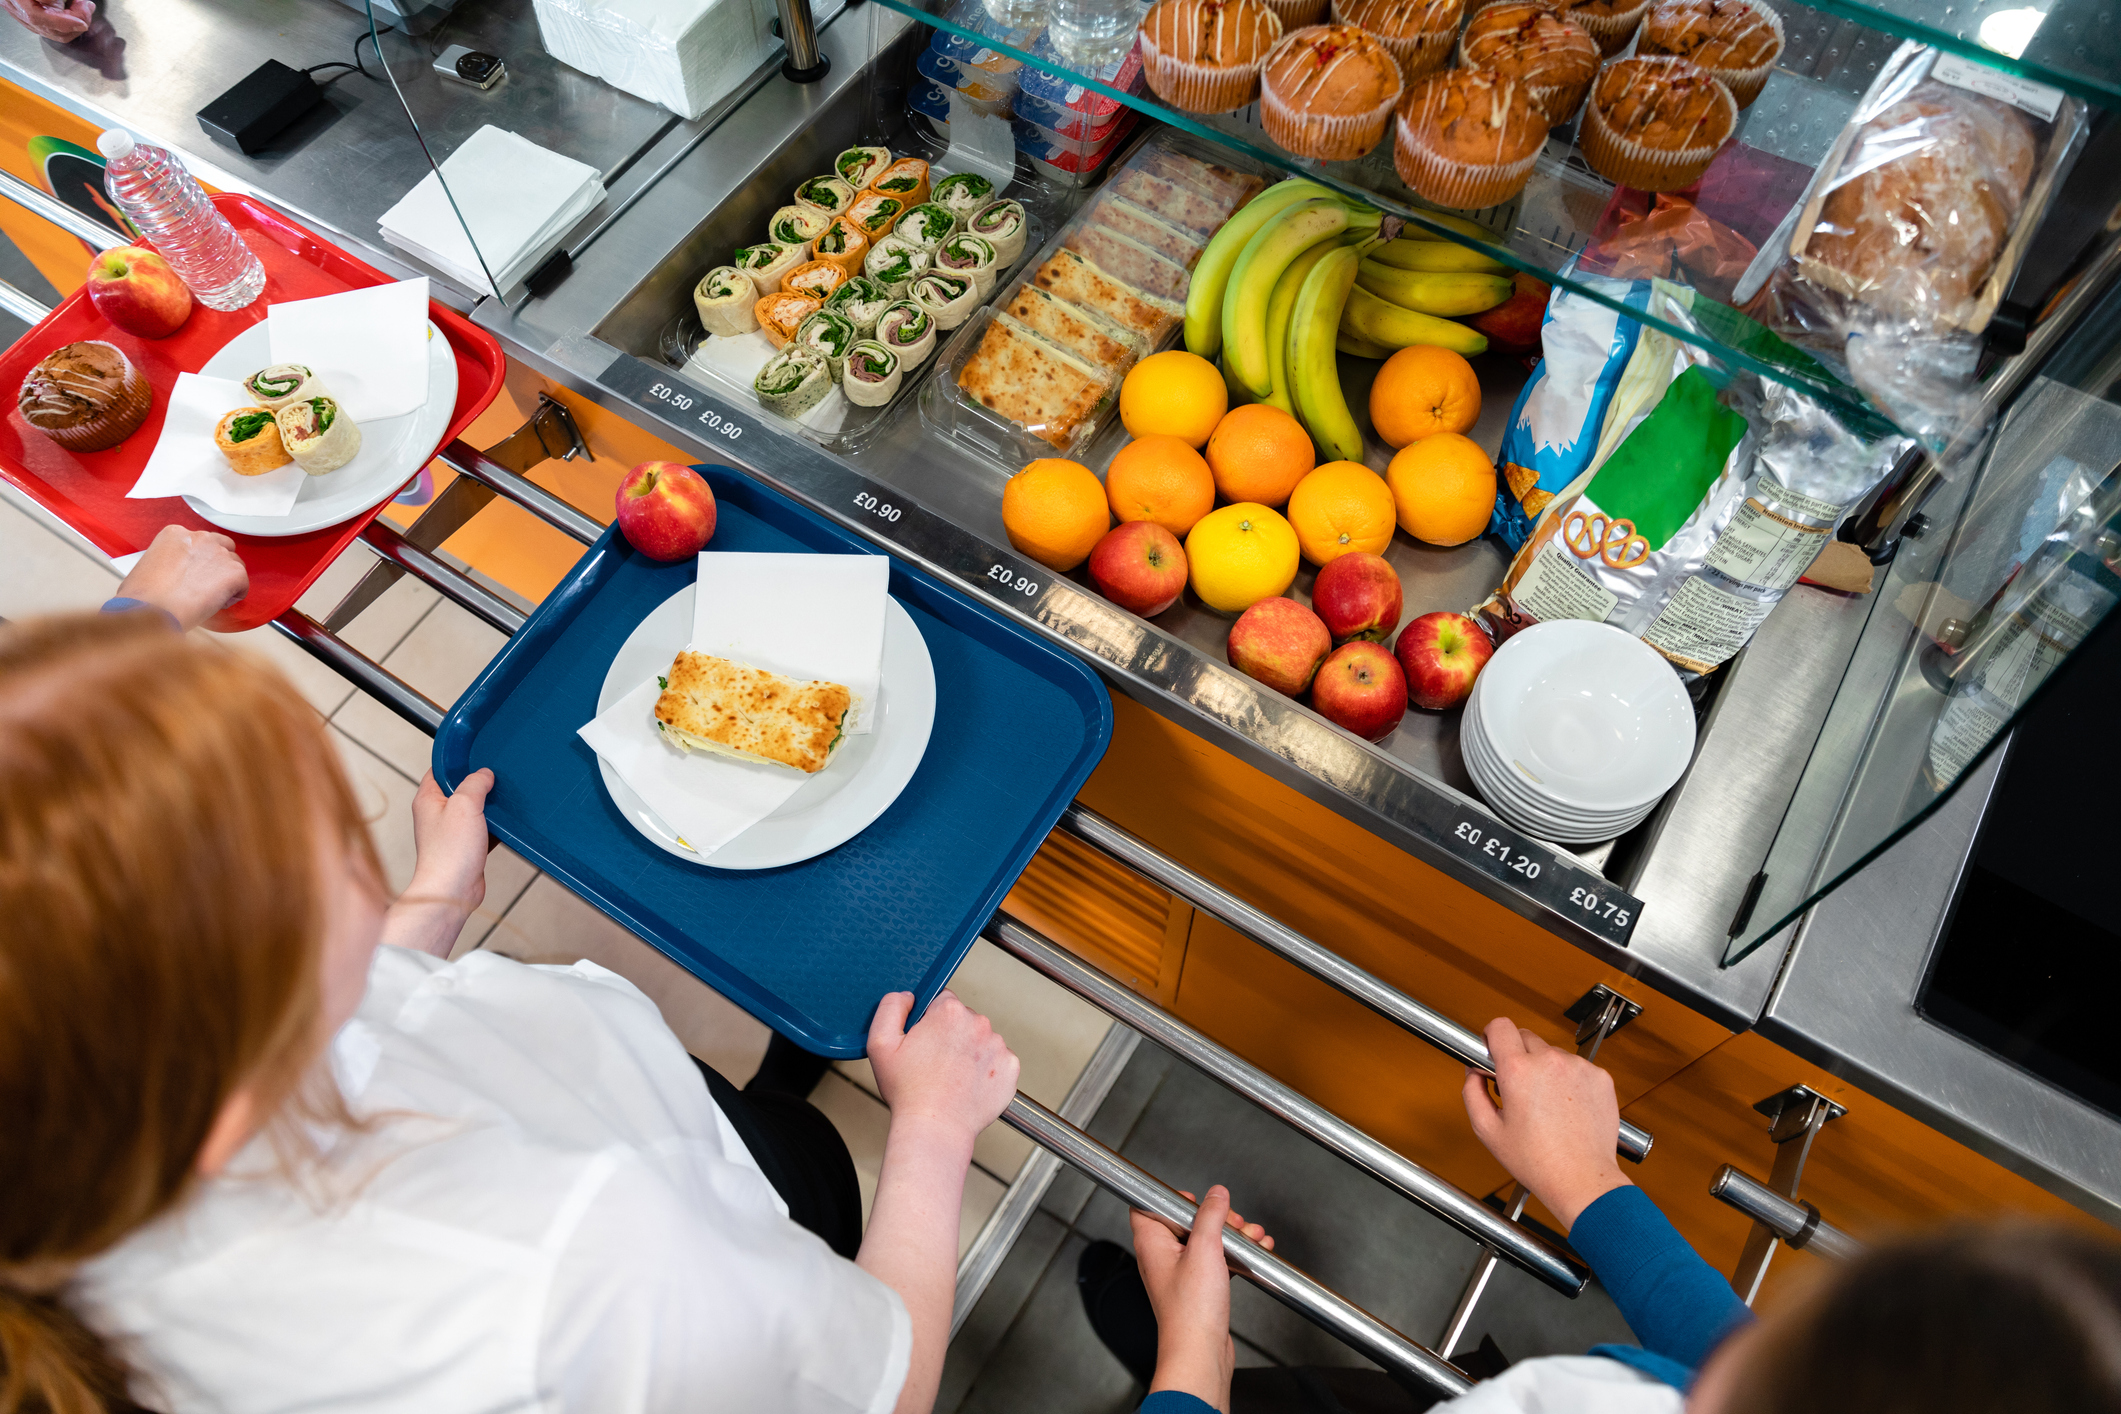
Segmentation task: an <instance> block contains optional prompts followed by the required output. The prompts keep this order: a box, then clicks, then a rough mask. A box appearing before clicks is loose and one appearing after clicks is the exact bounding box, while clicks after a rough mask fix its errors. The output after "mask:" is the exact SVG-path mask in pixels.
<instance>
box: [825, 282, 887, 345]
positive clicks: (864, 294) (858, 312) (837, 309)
mask: <svg viewBox="0 0 2121 1414" xmlns="http://www.w3.org/2000/svg"><path fill="white" fill-rule="evenodd" d="M890 303H891V295H890V292H889V291H887V290H886V289H885V288H884V287H883V286H882V285H880V284H878V283H877V282H876V281H874V280H872V279H870V278H869V277H868V276H867V275H856V276H855V277H854V278H853V279H851V280H849V281H848V282H847V283H846V284H844V285H842V286H840V287H839V288H838V289H836V290H834V291H833V292H832V297H831V298H830V299H828V300H826V301H825V308H827V309H829V310H831V311H832V312H833V313H835V314H843V315H845V316H846V317H847V320H848V322H849V323H851V324H853V325H854V332H855V333H856V334H857V335H858V336H859V337H861V338H864V339H872V338H875V337H876V321H877V320H878V319H879V318H881V317H882V316H883V313H884V309H885V306H887V305H889V304H890Z"/></svg>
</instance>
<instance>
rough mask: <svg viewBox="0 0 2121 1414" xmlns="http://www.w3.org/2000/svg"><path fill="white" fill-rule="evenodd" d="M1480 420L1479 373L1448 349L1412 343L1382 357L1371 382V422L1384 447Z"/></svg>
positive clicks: (1455, 429) (1464, 428)
mask: <svg viewBox="0 0 2121 1414" xmlns="http://www.w3.org/2000/svg"><path fill="white" fill-rule="evenodd" d="M1478 421H1480V378H1479V377H1478V375H1476V374H1475V373H1474V372H1473V365H1472V364H1470V363H1467V362H1466V361H1465V359H1464V358H1463V357H1461V356H1460V355H1458V354H1455V353H1452V352H1451V351H1450V350H1449V349H1439V348H1433V347H1431V346H1429V345H1427V344H1414V345H1411V346H1410V347H1407V348H1403V349H1401V350H1400V351H1399V352H1398V353H1396V354H1393V355H1392V356H1391V357H1390V358H1388V359H1386V360H1385V366H1384V367H1383V368H1380V369H1378V370H1377V377H1376V379H1375V380H1374V381H1372V382H1371V384H1370V425H1371V426H1372V427H1375V428H1376V429H1377V435H1378V436H1379V437H1380V438H1382V439H1383V440H1384V444H1385V445H1386V446H1388V447H1404V446H1406V445H1407V444H1408V443H1409V442H1419V441H1420V440H1421V439H1422V438H1424V437H1434V436H1435V435H1436V434H1437V433H1439V432H1466V431H1469V430H1471V428H1472V426H1473V424H1474V423H1476V422H1478Z"/></svg>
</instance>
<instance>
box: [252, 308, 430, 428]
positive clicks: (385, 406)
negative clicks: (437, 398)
mask: <svg viewBox="0 0 2121 1414" xmlns="http://www.w3.org/2000/svg"><path fill="white" fill-rule="evenodd" d="M265 330H266V333H267V335H268V336H269V337H270V338H271V340H272V361H273V362H274V363H299V364H302V365H303V366H304V367H306V368H310V369H313V370H315V372H316V374H317V376H318V377H319V378H321V379H323V380H324V386H325V387H327V388H329V389H331V395H332V396H333V397H335V398H337V399H338V400H339V402H340V404H341V405H342V406H343V407H345V409H346V411H347V412H348V413H349V414H351V415H352V417H353V419H354V420H355V421H356V422H380V421H382V420H383V419H384V418H386V417H398V416H401V415H402V414H405V413H408V412H411V411H413V410H414V409H415V408H419V407H423V406H425V405H426V403H427V277H426V276H425V275H422V276H420V277H419V278H418V279H416V280H399V281H396V282H395V283H393V284H388V285H370V286H368V287H367V288H365V289H359V290H346V291H344V292H343V293H340V294H336V295H320V296H318V297H317V298H316V299H298V300H284V301H282V302H280V303H279V304H275V305H271V306H269V307H268V308H267V309H266V311H265Z"/></svg>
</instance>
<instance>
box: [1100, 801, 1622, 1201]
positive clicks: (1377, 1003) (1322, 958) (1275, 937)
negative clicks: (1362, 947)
mask: <svg viewBox="0 0 2121 1414" xmlns="http://www.w3.org/2000/svg"><path fill="white" fill-rule="evenodd" d="M1060 827H1061V828H1062V829H1064V830H1066V831H1067V832H1068V833H1069V834H1071V835H1073V836H1075V837H1076V838H1077V839H1079V840H1081V841H1083V842H1084V843H1085V844H1088V845H1091V846H1094V847H1095V848H1097V849H1100V850H1102V851H1104V852H1105V853H1106V854H1109V855H1111V856H1112V857H1113V858H1114V859H1117V860H1118V861H1119V862H1120V863H1122V864H1125V865H1126V866H1127V867H1128V868H1130V869H1132V870H1134V871H1135V872H1136V873H1138V874H1140V875H1142V876H1143V877H1145V878H1147V879H1149V880H1151V881H1152V882H1154V883H1157V884H1160V885H1162V886H1163V887H1164V888H1166V889H1169V890H1170V891H1171V892H1172V893H1174V894H1177V895H1178V896H1179V897H1180V898H1182V899H1184V900H1186V901H1187V902H1188V903H1190V904H1192V905H1194V906H1195V907H1196V908H1200V909H1204V910H1205V911H1207V912H1208V913H1211V914H1213V915H1214V916H1215V917H1217V918H1219V919H1221V920H1222V921H1223V922H1225V923H1227V924H1229V925H1230V926H1231V927H1232V928H1235V929H1236V930H1237V931H1238V932H1240V933H1242V934H1244V935H1245V936H1246V937H1248V938H1250V939H1251V940H1252V941H1253V942H1255V943H1258V944H1259V945H1260V946H1261V947H1263V948H1265V949H1266V950H1267V951H1269V952H1271V953H1274V954H1276V955H1278V956H1280V957H1284V958H1286V959H1288V960H1289V961H1290V962H1293V963H1295V964H1296V965H1297V966H1298V967H1300V968H1302V969H1303V970H1304V971H1306V972H1308V973H1310V974H1311V975H1312V976H1313V977H1316V978H1317V979H1318V980H1319V981H1321V982H1323V983H1325V984H1326V985H1327V986H1329V987H1331V988H1333V989H1334V990H1335V991H1338V992H1341V993H1344V994H1345V995H1347V996H1350V997H1353V998H1354V999H1355V1000H1356V1001H1359V1002H1361V1003H1362V1004H1363V1005H1364V1006H1366V1007H1368V1008H1369V1009H1370V1010H1372V1011H1374V1012H1376V1013H1377V1014H1378V1015H1379V1016H1382V1017H1383V1018H1384V1019H1385V1020H1387V1021H1390V1022H1392V1023H1393V1024H1395V1025H1397V1026H1400V1027H1402V1028H1404V1029H1405V1030H1407V1031H1410V1032H1412V1033H1413V1034H1414V1035H1416V1036H1419V1037H1420V1038H1421V1039H1422V1040H1424V1041H1427V1042H1428V1043H1429V1044H1430V1045H1432V1046H1434V1047H1435V1048H1436V1049H1437V1050H1439V1051H1442V1052H1443V1053H1444V1054H1445V1055H1447V1056H1449V1057H1451V1058H1452V1059H1453V1060H1455V1061H1458V1062H1459V1063H1460V1064H1462V1065H1467V1066H1471V1067H1472V1068H1473V1069H1475V1070H1478V1071H1481V1072H1483V1073H1485V1074H1488V1075H1493V1074H1494V1073H1495V1066H1494V1062H1493V1060H1492V1058H1491V1057H1490V1056H1489V1055H1488V1043H1487V1042H1486V1041H1484V1040H1482V1039H1481V1038H1480V1035H1479V1033H1477V1032H1473V1031H1468V1030H1467V1029H1466V1028H1465V1027H1463V1026H1460V1025H1459V1024H1458V1023H1457V1022H1455V1021H1453V1020H1451V1019H1450V1018H1449V1017H1447V1016H1445V1015H1443V1014H1442V1013H1440V1012H1436V1011H1432V1010H1430V1009H1429V1008H1428V1007H1425V1006H1423V1005H1422V1004H1421V1003H1420V1002H1417V1001H1415V1000H1414V999H1413V998H1412V997H1410V996H1408V995H1407V994H1406V993H1404V992H1401V991H1399V990H1398V989H1397V988H1394V987H1392V986H1389V985H1388V984H1386V983H1385V982H1384V981H1383V980H1382V979H1380V978H1378V977H1376V976H1375V975H1373V974H1371V973H1368V972H1365V971H1363V970H1362V969H1361V968H1359V967H1357V966H1355V965H1354V964H1353V963H1351V962H1349V961H1347V960H1346V959H1345V958H1342V957H1340V956H1338V955H1337V954H1335V953H1333V952H1330V951H1328V950H1327V949H1325V948H1322V947H1320V946H1319V945H1318V944H1317V943H1314V942H1312V941H1311V940H1310V939H1309V938H1307V937H1305V936H1304V935H1303V934H1301V933H1299V932H1297V931H1296V930H1295V929H1293V928H1291V927H1289V926H1288V925H1287V924H1285V923H1283V922H1281V921H1280V920H1279V919H1276V918H1273V917H1270V916H1268V915H1267V914H1265V913H1262V912H1260V911H1259V910H1258V909H1256V908H1254V907H1253V906H1252V905H1251V904H1249V903H1246V902H1245V901H1244V900H1243V899H1241V898H1239V897H1238V896H1237V895H1235V894H1233V893H1231V892H1230V891H1229V890H1227V889H1225V888H1222V887H1221V886H1219V885H1217V884H1212V883H1210V882H1209V881H1208V880H1206V879H1204V878H1202V877H1201V876H1200V875H1198V874H1196V873H1194V872H1193V871H1192V870H1190V869H1188V868H1186V867H1185V866H1184V865H1182V864H1180V863H1178V862H1177V861H1175V860H1172V859H1169V858H1167V857H1166V856H1164V855H1163V854H1161V853H1159V852H1158V851H1157V850H1156V849H1154V848H1153V847H1151V846H1149V845H1147V844H1144V843H1143V842H1142V841H1140V840H1138V839H1136V838H1135V837H1134V836H1132V835H1130V834H1128V833H1127V832H1126V831H1125V830H1122V829H1121V828H1120V827H1119V826H1117V825H1115V824H1113V823H1112V822H1111V821H1110V820H1107V819H1106V818H1105V817H1104V816H1102V815H1100V814H1098V813H1097V812H1096V811H1094V810H1091V809H1090V808H1088V807H1087V806H1084V805H1081V804H1075V805H1070V806H1069V807H1068V809H1067V811H1066V813H1064V814H1063V815H1062V816H1061V822H1060ZM1655 1142H1656V1141H1655V1139H1653V1138H1652V1137H1651V1135H1650V1134H1649V1133H1648V1132H1647V1131H1646V1130H1643V1129H1641V1128H1639V1127H1638V1126H1636V1125H1633V1124H1630V1123H1629V1122H1628V1121H1627V1120H1625V1119H1623V1120H1621V1121H1620V1143H1619V1145H1618V1152H1619V1154H1620V1157H1622V1158H1623V1159H1628V1160H1631V1161H1632V1162H1634V1163H1638V1164H1639V1163H1641V1162H1642V1161H1643V1160H1644V1159H1646V1158H1648V1157H1649V1154H1650V1145H1651V1144H1653V1143H1655Z"/></svg>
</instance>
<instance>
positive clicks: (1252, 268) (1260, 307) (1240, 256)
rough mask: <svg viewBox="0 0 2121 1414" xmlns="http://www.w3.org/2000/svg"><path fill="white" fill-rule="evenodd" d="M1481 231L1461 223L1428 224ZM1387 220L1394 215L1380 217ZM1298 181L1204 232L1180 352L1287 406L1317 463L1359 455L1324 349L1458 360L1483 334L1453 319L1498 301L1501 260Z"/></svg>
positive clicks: (1505, 283) (1236, 385)
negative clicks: (1437, 350) (1411, 349)
mask: <svg viewBox="0 0 2121 1414" xmlns="http://www.w3.org/2000/svg"><path fill="white" fill-rule="evenodd" d="M1438 219H1440V220H1442V221H1444V222H1445V223H1447V224H1452V225H1453V226H1454V227H1458V226H1462V227H1463V229H1464V230H1465V231H1466V233H1467V234H1469V235H1478V236H1482V237H1485V232H1482V231H1481V230H1480V228H1479V227H1477V226H1474V225H1472V224H1471V223H1470V222H1466V223H1458V222H1454V221H1452V219H1451V218H1438ZM1392 224H1393V226H1394V227H1397V226H1398V223H1397V222H1394V223H1392ZM1423 234H1424V233H1422V232H1421V231H1420V230H1419V229H1418V228H1414V227H1408V228H1407V231H1406V232H1405V233H1397V232H1387V231H1386V230H1385V229H1384V214H1383V213H1382V212H1380V211H1378V210H1377V209H1376V208H1374V207H1370V206H1364V205H1361V204H1359V203H1355V202H1351V201H1349V200H1348V199H1347V198H1345V197H1343V196H1341V195H1340V194H1339V193H1338V192H1335V191H1333V190H1331V189H1329V188H1327V187H1324V186H1321V185H1319V184H1318V183H1316V182H1312V181H1307V180H1305V179H1304V178H1301V177H1291V178H1290V179H1289V180H1287V181H1285V182H1281V183H1279V184H1278V185H1275V186H1272V187H1269V188H1267V190H1265V191H1263V192H1261V193H1260V194H1259V195H1258V196H1256V197H1254V198H1253V199H1252V200H1251V201H1250V202H1248V203H1247V204H1246V205H1245V206H1244V207H1242V208H1241V209H1240V210H1239V211H1238V213H1237V214H1236V215H1235V216H1232V217H1231V218H1230V219H1229V220H1228V221H1227V222H1225V223H1224V224H1223V228H1222V229H1221V230H1220V231H1217V232H1216V233H1215V237H1214V239H1213V240H1211V241H1209V242H1208V248H1207V250H1206V251H1204V252H1202V254H1201V258H1200V263H1199V264H1198V265H1196V266H1195V267H1194V270H1193V283H1192V285H1191V287H1190V289H1189V292H1188V294H1187V296H1186V347H1187V348H1188V349H1190V350H1192V351H1193V352H1194V353H1197V354H1199V355H1200V356H1201V357H1202V358H1209V359H1212V358H1215V357H1216V356H1217V355H1218V354H1220V355H1221V358H1222V369H1223V377H1224V379H1225V380H1226V381H1227V382H1228V383H1229V384H1230V390H1231V393H1232V394H1233V396H1235V397H1238V398H1250V399H1252V400H1253V401H1256V402H1263V403H1272V404H1273V405H1274V406H1275V407H1278V408H1280V409H1281V410H1282V411H1284V412H1287V413H1292V414H1294V415H1295V417H1296V418H1297V419H1298V420H1299V421H1300V422H1302V423H1303V425H1304V428H1305V430H1306V431H1308V432H1309V433H1310V434H1311V440H1312V441H1313V442H1315V443H1317V444H1318V455H1319V460H1321V461H1325V460H1329V459H1331V460H1347V461H1360V460H1362V432H1361V429H1360V428H1358V427H1357V426H1356V423H1355V419H1354V417H1353V415H1351V414H1350V413H1349V411H1348V404H1347V399H1346V398H1344V397H1343V396H1342V395H1341V391H1340V370H1339V366H1338V365H1337V364H1336V363H1335V361H1334V354H1335V352H1336V351H1338V352H1344V353H1350V354H1355V355H1358V356H1360V357H1363V358H1388V357H1390V356H1391V354H1392V353H1393V351H1394V350H1397V349H1403V348H1405V347H1407V346H1408V345H1409V344H1437V345H1440V346H1442V347H1443V348H1447V349H1451V350H1453V351H1454V352H1457V353H1462V354H1477V353H1480V352H1482V351H1483V350H1485V349H1486V348H1487V346H1488V341H1487V338H1486V336H1485V335H1483V334H1481V333H1479V332H1478V331H1477V330H1474V329H1471V328H1468V327H1467V326H1466V325H1464V324H1459V323H1455V322H1453V317H1454V316H1459V315H1467V314H1478V313H1480V312H1481V311H1482V310H1486V309H1493V308H1494V307H1495V306H1496V305H1498V304H1501V303H1502V302H1503V301H1504V300H1506V299H1508V298H1509V297H1510V289H1511V283H1510V275H1509V271H1508V268H1507V267H1506V266H1504V265H1502V264H1501V263H1499V262H1497V261H1494V260H1490V259H1488V258H1487V257H1486V256H1484V255H1482V254H1481V253H1480V252H1478V251H1476V250H1472V249H1470V248H1468V247H1466V246H1461V245H1458V244H1456V243H1454V242H1450V241H1444V240H1437V239H1423V238H1422V237H1423Z"/></svg>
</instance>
